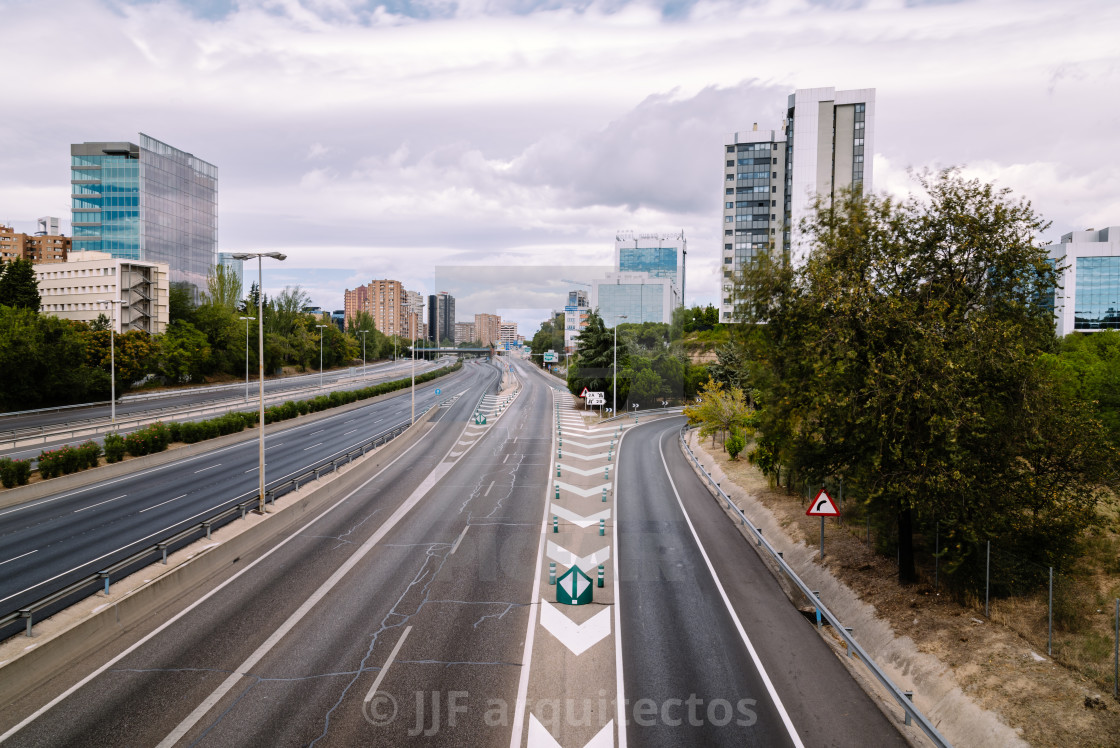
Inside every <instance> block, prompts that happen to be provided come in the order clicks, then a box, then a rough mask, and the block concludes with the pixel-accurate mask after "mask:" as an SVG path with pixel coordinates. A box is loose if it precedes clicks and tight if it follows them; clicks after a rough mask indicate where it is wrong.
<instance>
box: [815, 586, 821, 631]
mask: <svg viewBox="0 0 1120 748" xmlns="http://www.w3.org/2000/svg"><path fill="white" fill-rule="evenodd" d="M813 598H814V602H813V607H814V608H816V611H817V628H818V629H819V628H820V627H821V605H820V601H821V591H820V590H813Z"/></svg>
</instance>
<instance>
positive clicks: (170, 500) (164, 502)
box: [137, 494, 187, 514]
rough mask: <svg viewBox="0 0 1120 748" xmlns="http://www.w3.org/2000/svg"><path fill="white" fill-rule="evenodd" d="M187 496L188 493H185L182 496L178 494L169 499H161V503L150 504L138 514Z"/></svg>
mask: <svg viewBox="0 0 1120 748" xmlns="http://www.w3.org/2000/svg"><path fill="white" fill-rule="evenodd" d="M186 496H187V494H183V495H182V496H176V497H175V498H173V499H168V500H167V501H161V502H160V503H158V504H155V505H153V506H150V507H148V508H147V509H141V510H140V511H139V512H137V514H143V513H144V512H148V511H151V510H152V509H155V508H156V507H157V506H163V505H164V504H170V503H171V502H172V501H178V500H179V499H182V498H185V497H186Z"/></svg>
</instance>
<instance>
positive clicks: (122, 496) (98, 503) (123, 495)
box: [73, 493, 128, 514]
mask: <svg viewBox="0 0 1120 748" xmlns="http://www.w3.org/2000/svg"><path fill="white" fill-rule="evenodd" d="M125 496H128V494H126V493H122V494H121V495H120V496H118V497H117V498H116V499H105V500H104V501H99V502H97V503H96V504H90V505H89V506H83V507H82V508H81V509H75V510H74V512H73V513H74V514H77V513H78V512H84V511H85V510H87V509H93V508H94V507H95V506H101V505H102V504H108V503H109V502H110V501H116V500H117V499H123V498H124V497H125Z"/></svg>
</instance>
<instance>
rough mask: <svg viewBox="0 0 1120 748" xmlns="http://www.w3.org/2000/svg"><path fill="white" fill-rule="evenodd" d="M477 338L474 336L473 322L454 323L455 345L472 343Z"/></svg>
mask: <svg viewBox="0 0 1120 748" xmlns="http://www.w3.org/2000/svg"><path fill="white" fill-rule="evenodd" d="M475 340H477V338H476V337H475V335H474V323H473V322H456V323H455V345H461V344H463V343H473V342H474V341H475Z"/></svg>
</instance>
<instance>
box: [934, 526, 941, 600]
mask: <svg viewBox="0 0 1120 748" xmlns="http://www.w3.org/2000/svg"><path fill="white" fill-rule="evenodd" d="M933 538H934V539H933V590H934V592H937V591H938V590H940V589H941V584H940V581H941V580H940V577H939V574H940V571H941V520H937V529H936V530H934V531H933Z"/></svg>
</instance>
